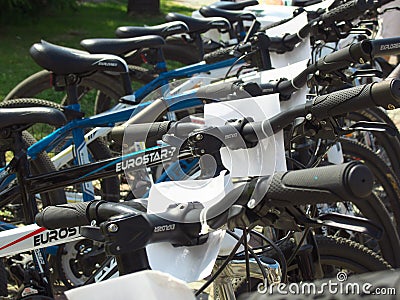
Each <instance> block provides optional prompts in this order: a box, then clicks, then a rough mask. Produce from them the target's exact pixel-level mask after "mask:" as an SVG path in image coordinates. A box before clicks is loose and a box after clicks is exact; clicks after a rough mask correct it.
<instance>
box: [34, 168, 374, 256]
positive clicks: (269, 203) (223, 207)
mask: <svg viewBox="0 0 400 300" xmlns="http://www.w3.org/2000/svg"><path fill="white" fill-rule="evenodd" d="M271 176H272V178H267V177H261V178H259V179H258V181H257V183H255V184H254V181H250V182H245V183H243V182H242V183H240V184H238V185H237V186H236V187H235V188H234V189H233V190H232V191H231V192H229V193H228V194H227V196H225V197H224V198H223V199H222V200H221V201H219V202H218V203H217V204H215V205H214V206H212V207H210V208H208V209H207V211H206V213H205V217H204V218H203V219H205V220H207V224H208V225H209V226H210V227H211V228H214V229H217V228H219V227H220V226H222V225H223V224H226V223H227V222H228V221H229V220H230V219H231V218H232V210H231V208H233V209H235V208H238V207H240V206H241V207H248V205H247V203H248V201H249V200H250V199H255V200H256V205H255V206H253V207H250V208H247V209H249V210H251V211H253V212H254V213H256V214H258V215H259V216H260V217H264V216H265V214H263V212H265V210H266V209H271V208H274V207H276V208H278V209H285V208H286V207H288V206H293V205H294V206H296V205H304V204H316V203H335V202H341V201H354V200H355V198H357V199H359V198H364V197H367V196H368V195H369V194H370V193H371V191H372V185H373V178H372V174H371V172H370V171H369V170H368V168H367V167H365V166H364V165H362V164H360V163H356V162H351V163H347V164H343V165H333V166H326V167H320V168H314V169H305V170H296V171H288V172H280V173H276V174H274V175H271ZM267 182H271V183H272V184H271V186H269V184H268V183H267ZM237 205H238V206H237ZM203 210H204V207H203V205H201V204H200V203H185V204H176V205H173V206H170V207H169V208H168V210H167V211H166V212H163V213H159V214H147V213H144V212H139V211H138V210H136V209H134V208H132V207H129V206H128V205H126V204H124V203H108V202H104V201H92V202H86V203H73V204H68V205H58V206H52V207H47V208H46V209H45V210H44V211H42V212H41V213H39V214H38V215H37V216H36V221H37V223H38V224H39V225H40V226H44V227H46V228H48V229H56V228H63V227H66V226H79V225H85V224H89V223H90V222H91V221H93V220H95V221H96V222H97V224H100V231H101V233H102V235H103V236H105V237H106V250H107V251H109V253H113V254H118V253H122V252H124V251H127V250H129V251H132V250H135V249H139V248H143V247H144V246H146V245H147V244H150V243H156V242H171V243H174V244H177V245H193V244H198V243H200V240H201V235H200V234H199V233H200V229H201V224H202V223H201V217H200V216H201V214H202V212H203ZM71 211H74V212H78V213H70V212H71ZM77 215H79V217H77ZM253 215H254V214H253ZM252 221H256V220H252ZM111 224H112V226H111ZM230 224H231V225H232V223H230ZM117 246H119V247H117Z"/></svg>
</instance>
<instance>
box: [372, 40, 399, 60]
mask: <svg viewBox="0 0 400 300" xmlns="http://www.w3.org/2000/svg"><path fill="white" fill-rule="evenodd" d="M370 43H371V46H372V55H373V56H384V55H398V54H400V37H392V38H386V39H377V40H371V41H370Z"/></svg>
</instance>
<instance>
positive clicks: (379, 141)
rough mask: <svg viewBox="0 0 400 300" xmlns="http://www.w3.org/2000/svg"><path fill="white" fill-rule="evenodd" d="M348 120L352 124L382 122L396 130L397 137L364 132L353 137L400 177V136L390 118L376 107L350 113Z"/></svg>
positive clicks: (381, 133)
mask: <svg viewBox="0 0 400 300" xmlns="http://www.w3.org/2000/svg"><path fill="white" fill-rule="evenodd" d="M346 119H347V120H348V121H349V122H350V123H354V122H359V121H369V122H382V123H385V124H388V125H389V126H390V127H392V128H393V129H394V130H395V133H396V135H395V136H391V135H389V134H386V133H384V132H376V131H362V132H358V133H354V134H352V135H351V137H352V138H354V139H355V140H357V141H359V142H362V143H363V144H365V145H367V146H368V147H369V148H371V149H372V150H373V151H374V152H375V153H376V154H378V155H379V156H380V157H381V158H382V159H383V160H384V161H385V163H386V164H388V165H389V166H390V167H391V168H392V169H393V171H394V172H395V174H396V175H397V176H398V177H400V160H399V159H398V154H399V153H400V140H399V136H400V135H399V131H398V129H397V127H396V125H395V124H394V123H393V121H392V120H391V119H390V117H389V116H388V115H387V114H386V113H385V112H384V111H383V110H382V109H380V108H378V107H374V108H368V109H364V110H360V111H356V112H353V113H350V114H348V115H347V117H346Z"/></svg>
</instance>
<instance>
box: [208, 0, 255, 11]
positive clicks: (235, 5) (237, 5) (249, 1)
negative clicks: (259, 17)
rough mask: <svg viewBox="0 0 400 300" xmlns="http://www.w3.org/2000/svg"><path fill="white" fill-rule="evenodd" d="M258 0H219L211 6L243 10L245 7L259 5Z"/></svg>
mask: <svg viewBox="0 0 400 300" xmlns="http://www.w3.org/2000/svg"><path fill="white" fill-rule="evenodd" d="M258 4H259V3H258V1H257V0H246V1H242V2H231V1H219V2H215V3H213V4H211V5H210V6H211V7H216V8H219V9H228V10H243V9H244V8H245V7H248V6H253V5H258Z"/></svg>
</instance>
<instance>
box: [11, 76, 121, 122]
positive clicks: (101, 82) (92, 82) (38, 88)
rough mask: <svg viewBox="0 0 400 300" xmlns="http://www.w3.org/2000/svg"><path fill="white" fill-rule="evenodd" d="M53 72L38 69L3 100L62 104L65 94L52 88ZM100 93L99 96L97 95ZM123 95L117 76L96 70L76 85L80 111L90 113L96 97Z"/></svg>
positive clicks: (114, 98) (108, 99)
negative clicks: (41, 99) (37, 100)
mask: <svg viewBox="0 0 400 300" xmlns="http://www.w3.org/2000/svg"><path fill="white" fill-rule="evenodd" d="M52 81H53V74H52V73H51V72H49V71H47V70H42V71H39V72H37V73H35V74H33V75H31V76H29V77H28V78H26V79H25V80H23V81H21V82H20V83H19V84H18V85H17V86H16V87H15V88H14V89H13V90H11V92H10V93H8V95H7V96H6V97H5V98H4V101H8V100H11V99H17V98H29V97H34V98H43V99H51V100H52V101H54V102H57V103H62V104H64V103H65V101H66V94H65V91H64V90H63V89H61V91H56V90H55V89H54V88H53V84H52ZM100 93H101V96H99V95H100ZM123 95H125V92H124V89H123V86H122V83H121V82H120V79H119V77H118V76H112V75H108V74H106V73H102V72H96V73H93V74H91V75H90V76H86V77H83V78H82V80H81V82H80V83H79V87H78V99H79V101H80V104H81V108H82V111H84V112H85V113H86V114H87V115H92V114H93V112H96V110H94V107H95V103H96V101H98V99H97V98H98V97H101V99H102V101H104V102H110V103H111V102H116V101H118V100H119V99H120V98H121V96H123Z"/></svg>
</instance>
